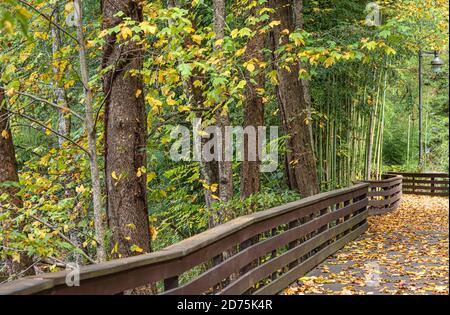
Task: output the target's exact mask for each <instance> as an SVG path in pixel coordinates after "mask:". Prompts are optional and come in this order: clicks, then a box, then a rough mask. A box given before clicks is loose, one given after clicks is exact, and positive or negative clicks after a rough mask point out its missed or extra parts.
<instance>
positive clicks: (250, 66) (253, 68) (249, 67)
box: [247, 63, 255, 72]
mask: <svg viewBox="0 0 450 315" xmlns="http://www.w3.org/2000/svg"><path fill="white" fill-rule="evenodd" d="M247 70H248V71H249V72H253V71H255V65H254V64H253V63H249V64H247Z"/></svg>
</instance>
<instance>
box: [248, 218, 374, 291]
mask: <svg viewBox="0 0 450 315" xmlns="http://www.w3.org/2000/svg"><path fill="white" fill-rule="evenodd" d="M367 228H368V224H367V223H364V224H363V225H362V226H360V227H358V228H357V229H356V230H354V231H352V232H350V233H349V234H347V235H346V236H344V237H343V238H341V239H339V240H338V241H336V242H333V243H331V244H330V245H328V246H327V247H325V248H323V249H322V250H320V251H319V252H317V253H316V254H314V255H313V256H311V257H310V258H308V259H307V260H305V261H304V262H302V263H301V264H299V265H298V266H296V267H295V268H294V269H292V270H290V271H288V272H287V273H285V274H284V275H282V276H281V277H280V278H278V279H277V280H275V281H272V282H270V283H269V284H268V285H266V286H264V287H262V288H261V289H259V290H258V291H256V292H255V295H269V294H276V293H278V292H280V291H281V290H283V289H285V288H287V287H288V286H289V285H290V284H291V283H293V282H295V281H296V280H297V279H298V278H300V277H302V276H304V275H305V274H306V273H307V272H308V271H310V270H311V269H313V268H314V267H316V266H317V265H319V264H320V263H321V262H322V261H324V260H325V259H327V258H328V257H329V256H330V255H332V254H334V253H335V252H336V251H338V250H339V249H341V248H342V247H344V246H345V244H347V243H348V242H351V241H353V240H354V239H356V238H358V236H360V235H361V234H362V233H364V232H365V231H366V230H367Z"/></svg>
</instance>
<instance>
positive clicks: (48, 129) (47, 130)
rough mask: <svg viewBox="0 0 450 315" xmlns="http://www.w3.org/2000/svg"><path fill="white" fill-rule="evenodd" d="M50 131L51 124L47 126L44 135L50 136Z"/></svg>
mask: <svg viewBox="0 0 450 315" xmlns="http://www.w3.org/2000/svg"><path fill="white" fill-rule="evenodd" d="M50 129H52V123H51V122H50V123H48V124H47V128H46V129H45V134H46V135H47V136H50V135H51V134H52V132H51V130H50Z"/></svg>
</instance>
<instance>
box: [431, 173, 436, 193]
mask: <svg viewBox="0 0 450 315" xmlns="http://www.w3.org/2000/svg"><path fill="white" fill-rule="evenodd" d="M434 179H435V177H431V194H432V195H434V192H435V189H434Z"/></svg>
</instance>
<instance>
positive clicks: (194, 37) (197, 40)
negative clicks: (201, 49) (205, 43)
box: [192, 35, 203, 45]
mask: <svg viewBox="0 0 450 315" xmlns="http://www.w3.org/2000/svg"><path fill="white" fill-rule="evenodd" d="M192 40H193V41H194V42H195V43H197V44H198V45H200V44H201V43H202V40H203V36H201V35H192Z"/></svg>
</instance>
